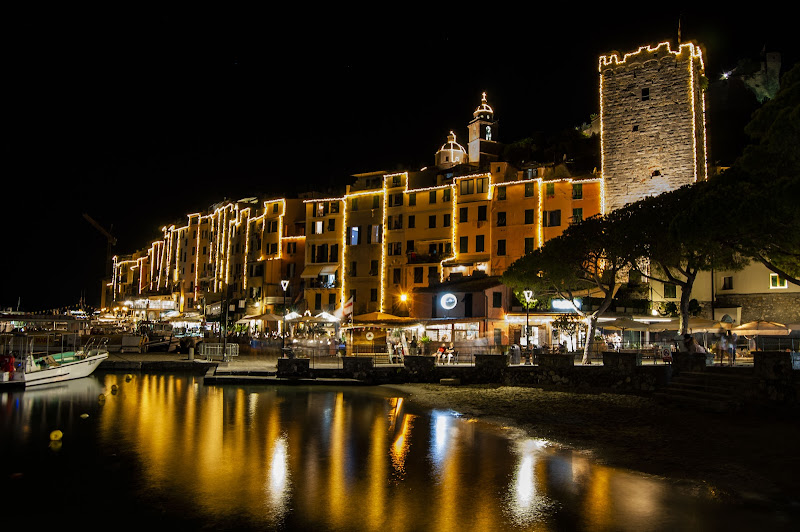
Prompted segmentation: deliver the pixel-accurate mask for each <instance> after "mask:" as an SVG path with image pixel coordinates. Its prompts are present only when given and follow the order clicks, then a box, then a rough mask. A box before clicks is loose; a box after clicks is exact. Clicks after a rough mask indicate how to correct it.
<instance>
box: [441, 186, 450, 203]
mask: <svg viewBox="0 0 800 532" xmlns="http://www.w3.org/2000/svg"><path fill="white" fill-rule="evenodd" d="M442 201H450V189H449V188H446V189H444V190H442Z"/></svg>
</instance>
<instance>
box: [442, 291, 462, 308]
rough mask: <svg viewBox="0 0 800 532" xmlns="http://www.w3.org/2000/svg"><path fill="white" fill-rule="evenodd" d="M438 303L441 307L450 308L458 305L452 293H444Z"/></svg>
mask: <svg viewBox="0 0 800 532" xmlns="http://www.w3.org/2000/svg"><path fill="white" fill-rule="evenodd" d="M439 303H440V304H441V305H442V308H444V309H446V310H451V309H454V308H456V305H458V298H457V297H456V296H455V295H453V294H445V295H443V296H442V299H440V300H439Z"/></svg>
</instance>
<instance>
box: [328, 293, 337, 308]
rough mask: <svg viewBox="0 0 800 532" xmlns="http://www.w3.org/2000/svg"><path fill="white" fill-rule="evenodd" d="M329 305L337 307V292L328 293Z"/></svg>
mask: <svg viewBox="0 0 800 532" xmlns="http://www.w3.org/2000/svg"><path fill="white" fill-rule="evenodd" d="M328 307H330V308H331V309H334V308H336V294H328Z"/></svg>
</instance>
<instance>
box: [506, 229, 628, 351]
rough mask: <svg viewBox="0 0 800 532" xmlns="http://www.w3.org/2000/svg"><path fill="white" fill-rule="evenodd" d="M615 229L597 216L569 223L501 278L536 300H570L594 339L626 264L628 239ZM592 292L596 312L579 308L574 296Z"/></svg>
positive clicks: (576, 297)
mask: <svg viewBox="0 0 800 532" xmlns="http://www.w3.org/2000/svg"><path fill="white" fill-rule="evenodd" d="M617 230H618V227H612V226H611V225H610V224H608V222H607V218H605V217H600V216H596V217H592V218H588V219H586V220H584V221H583V222H580V223H577V224H573V225H570V226H569V227H568V228H567V229H566V230H565V231H564V233H563V234H562V235H561V236H559V237H557V238H554V239H552V240H548V241H547V242H546V243H545V245H544V246H542V247H541V248H539V249H536V250H535V251H534V252H533V253H530V254H528V255H525V256H524V257H521V258H520V259H518V260H517V261H515V262H514V263H513V264H512V265H511V266H510V267H509V268H508V269H507V270H506V272H505V274H503V277H502V281H503V283H505V284H506V285H508V286H510V287H511V288H512V289H515V290H526V289H530V290H533V291H534V294H535V295H536V296H537V297H539V298H542V297H544V296H551V297H559V298H562V299H564V300H566V301H568V302H569V303H570V304H571V305H572V307H573V309H574V310H575V312H576V313H577V314H578V315H580V316H582V317H583V318H584V319H585V320H586V322H587V329H588V334H587V338H593V337H594V330H595V326H596V324H597V318H598V317H599V316H600V315H602V314H603V312H605V311H606V310H607V309H608V307H609V306H610V305H611V302H612V301H613V300H614V294H615V292H616V290H617V288H618V286H619V282H618V278H619V274H620V272H621V271H622V269H623V268H624V267H625V265H626V264H628V263H629V262H630V256H629V255H628V253H627V250H628V245H627V242H626V239H625V238H623V235H621V234H619V233H618V232H617ZM592 293H599V294H601V297H602V299H601V303H600V305H599V306H598V308H596V309H594V310H587V309H584V308H582V307H581V305H580V304H579V302H578V298H580V297H586V296H589V295H590V294H592ZM590 343H591V342H588V341H587V342H586V345H585V346H584V351H583V360H582V362H583V363H584V364H588V363H590V362H589V356H590V352H589V344H590Z"/></svg>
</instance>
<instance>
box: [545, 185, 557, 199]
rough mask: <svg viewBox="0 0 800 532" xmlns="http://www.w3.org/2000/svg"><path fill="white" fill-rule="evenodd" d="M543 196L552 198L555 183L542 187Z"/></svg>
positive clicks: (554, 191) (554, 192) (554, 193)
mask: <svg viewBox="0 0 800 532" xmlns="http://www.w3.org/2000/svg"><path fill="white" fill-rule="evenodd" d="M544 190H545V194H546V195H547V197H548V198H552V197H553V196H555V195H556V184H555V183H547V184H545V186H544Z"/></svg>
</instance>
